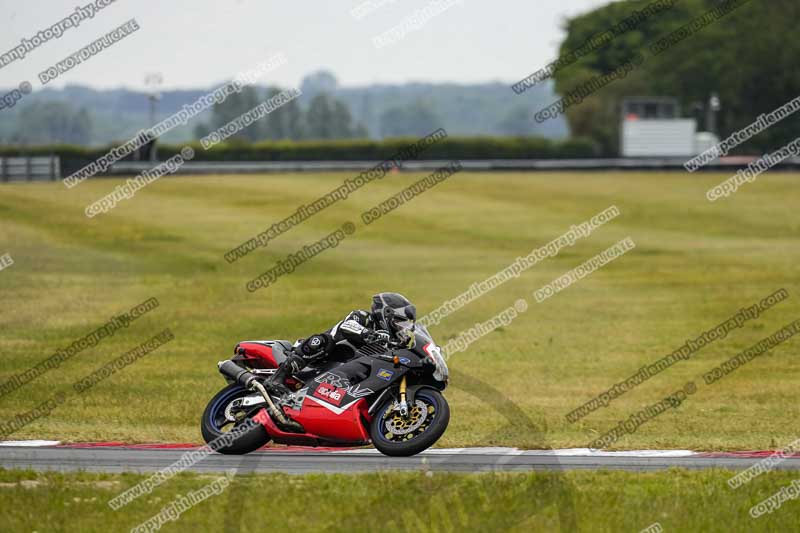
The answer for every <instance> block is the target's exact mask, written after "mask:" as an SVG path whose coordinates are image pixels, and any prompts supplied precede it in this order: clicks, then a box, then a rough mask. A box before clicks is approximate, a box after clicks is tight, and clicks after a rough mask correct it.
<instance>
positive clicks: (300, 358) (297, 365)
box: [266, 292, 416, 396]
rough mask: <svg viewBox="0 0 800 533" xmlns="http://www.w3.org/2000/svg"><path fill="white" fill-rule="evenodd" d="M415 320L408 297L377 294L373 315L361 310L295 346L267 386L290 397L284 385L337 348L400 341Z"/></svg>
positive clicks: (351, 347)
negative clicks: (290, 378)
mask: <svg viewBox="0 0 800 533" xmlns="http://www.w3.org/2000/svg"><path fill="white" fill-rule="evenodd" d="M415 318H416V308H415V307H414V305H413V304H412V303H411V302H410V301H408V299H407V298H406V297H405V296H403V295H401V294H398V293H396V292H382V293H380V294H376V295H375V296H373V297H372V308H371V310H370V312H369V313H368V312H366V311H362V310H360V309H359V310H356V311H352V312H351V313H350V314H348V315H347V316H346V317H345V318H344V320H342V321H341V322H339V323H338V324H336V325H335V326H333V327H332V328H330V329H329V330H327V331H325V332H323V333H318V334H316V335H312V336H310V337H308V338H307V339H300V340H298V341H297V342H295V343H294V348H293V350H292V352H291V353H290V354H289V356H288V357H287V358H286V360H285V361H284V362H283V363H281V365H280V366H279V367H278V370H277V371H276V372H275V374H274V375H273V376H272V378H271V379H270V380H269V381H268V382H267V383H266V385H267V387H268V388H269V389H270V391H271V392H273V393H274V394H276V395H279V396H284V395H286V394H289V393H290V391H289V388H288V387H287V386H286V385H285V384H284V381H285V380H286V378H287V377H289V376H291V375H293V374H296V373H297V372H299V371H300V370H302V369H303V368H305V367H306V366H307V365H309V364H312V363H319V362H321V361H323V360H325V359H327V358H328V357H330V355H331V353H332V352H333V350H334V348H336V347H337V346H342V345H344V346H349V347H350V349H352V350H356V349H358V348H360V347H361V346H363V345H365V344H369V343H373V342H380V343H382V344H387V343H388V342H389V341H390V340H397V339H398V333H400V332H401V331H402V330H403V329H404V328H405V327H406V326H408V325H409V324H410V323H411V322H412V321H413V320H415Z"/></svg>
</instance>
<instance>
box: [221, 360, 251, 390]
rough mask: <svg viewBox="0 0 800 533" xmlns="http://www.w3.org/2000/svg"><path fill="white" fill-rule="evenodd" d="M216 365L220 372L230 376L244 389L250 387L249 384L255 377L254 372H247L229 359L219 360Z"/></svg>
mask: <svg viewBox="0 0 800 533" xmlns="http://www.w3.org/2000/svg"><path fill="white" fill-rule="evenodd" d="M217 367H218V368H219V372H220V374H222V375H223V376H226V377H229V378H231V379H232V380H233V381H235V382H237V383H238V384H239V385H241V386H242V387H244V388H245V389H249V388H251V387H250V385H251V384H252V383H253V380H254V379H256V375H255V374H253V373H252V372H248V371H247V370H245V369H244V368H242V367H240V366H239V365H237V364H236V363H234V362H233V361H231V360H230V359H229V360H227V361H220V362H219V363H217Z"/></svg>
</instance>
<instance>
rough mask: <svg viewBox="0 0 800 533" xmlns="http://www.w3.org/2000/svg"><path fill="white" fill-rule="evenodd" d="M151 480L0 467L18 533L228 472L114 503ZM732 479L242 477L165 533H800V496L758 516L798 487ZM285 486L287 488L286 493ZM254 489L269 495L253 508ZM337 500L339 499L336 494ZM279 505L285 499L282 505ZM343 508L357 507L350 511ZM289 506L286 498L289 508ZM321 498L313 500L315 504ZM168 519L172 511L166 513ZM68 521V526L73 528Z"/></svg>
mask: <svg viewBox="0 0 800 533" xmlns="http://www.w3.org/2000/svg"><path fill="white" fill-rule="evenodd" d="M144 477H145V476H143V475H137V474H125V475H110V474H86V473H83V474H50V473H48V474H36V473H33V472H24V471H2V470H0V513H2V516H3V527H4V530H7V531H34V530H36V531H80V532H82V533H92V532H102V533H106V532H109V531H130V530H131V528H133V527H135V526H137V525H138V524H141V523H142V522H144V521H146V520H148V519H150V518H151V517H153V516H154V515H157V514H159V512H160V511H161V510H162V509H163V508H164V507H166V506H168V505H169V504H170V503H171V502H173V501H175V500H176V498H179V497H181V496H187V497H188V493H189V492H190V491H197V490H198V489H201V488H202V487H204V486H208V485H210V484H212V483H214V482H215V480H218V479H219V478H220V477H222V476H221V475H219V474H208V475H194V474H180V475H179V476H178V477H176V478H175V479H172V480H170V481H169V483H167V484H165V485H162V486H160V487H158V488H157V489H155V490H154V491H153V492H152V493H151V494H149V495H145V496H142V497H140V498H139V499H137V500H135V501H133V502H132V503H130V504H129V505H127V506H125V507H122V508H121V509H119V510H117V511H112V510H111V508H110V507H109V506H108V504H107V502H108V500H109V499H111V498H113V497H114V496H116V495H117V494H118V493H119V492H121V491H123V490H125V489H127V488H129V487H131V486H133V485H134V484H135V483H137V482H139V481H141V480H142V479H143V478H144ZM729 477H730V473H729V472H725V471H720V470H709V471H699V472H698V471H685V470H677V469H676V470H671V471H665V472H658V473H639V474H636V473H628V472H611V471H605V472H587V471H577V472H567V473H554V472H532V473H527V474H493V473H487V474H474V475H470V474H442V473H430V472H429V473H423V472H414V473H393V474H362V475H319V474H310V475H306V476H290V475H284V474H270V475H259V476H252V475H250V476H237V477H236V478H234V479H233V481H232V482H231V484H230V485H229V486H227V487H226V488H225V489H224V490H222V491H221V492H220V491H217V492H218V493H217V494H216V495H214V496H211V497H209V498H208V499H206V500H204V501H202V502H200V503H198V504H197V505H196V506H195V507H192V508H190V509H188V510H187V511H185V512H183V513H182V514H181V515H180V516H179V518H178V520H177V521H176V522H174V523H167V524H166V525H165V526H164V530H165V531H231V532H233V531H297V530H308V531H324V532H328V531H330V532H333V531H350V532H362V531H364V532H367V531H422V532H455V531H516V532H529V531H593V532H609V533H611V532H614V533H615V532H618V531H641V530H642V529H644V528H646V527H648V526H650V525H651V524H654V523H658V524H660V525H661V527H662V528H663V531H704V532H730V531H747V532H751V531H794V530H796V528H797V513H796V506H797V505H798V504H797V502H796V501H791V500H789V501H786V502H784V503H783V505H782V506H781V507H780V508H778V509H775V510H774V511H773V512H772V513H769V514H765V515H763V516H760V517H758V518H755V519H754V518H752V517H751V516H750V515H749V509H750V508H751V507H752V506H754V505H756V504H758V503H759V502H761V501H763V500H764V499H766V498H768V497H770V496H772V495H773V494H774V493H776V492H777V491H779V490H780V489H781V488H782V487H784V486H787V485H790V484H791V482H792V480H793V478H794V477H795V475H794V474H793V473H791V472H773V473H770V474H767V475H765V476H763V477H762V478H759V479H758V480H755V481H753V482H751V483H750V484H748V485H745V486H743V487H741V488H739V489H738V490H737V491H732V490H731V489H729V488H728V486H727V484H726V483H725V482H726V481H727V479H728V478H729ZM275 487H280V497H279V499H278V498H274V497H273V496H275V495H276V494H277V493H276V491H275ZM253 494H260V495H263V496H262V497H261V498H262V499H261V500H260V502H261V504H260V505H256V506H254V505H253V504H252V502H253V501H254V500H253V499H252V495H253ZM331 495H335V497H332V496H331ZM276 500H277V501H276ZM343 501H350V502H358V504H357V505H343V504H342V502H343ZM278 502H279V503H278ZM312 503H313V505H312ZM165 516H166V515H165ZM65 524H68V526H67V527H65Z"/></svg>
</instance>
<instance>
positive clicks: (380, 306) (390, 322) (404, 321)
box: [372, 292, 417, 334]
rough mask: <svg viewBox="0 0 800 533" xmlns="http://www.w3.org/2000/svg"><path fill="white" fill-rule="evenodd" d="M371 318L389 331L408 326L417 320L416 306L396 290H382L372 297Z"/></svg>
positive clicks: (396, 330)
mask: <svg viewBox="0 0 800 533" xmlns="http://www.w3.org/2000/svg"><path fill="white" fill-rule="evenodd" d="M372 319H373V320H374V321H375V323H376V324H377V325H378V327H379V328H381V329H385V330H386V331H389V332H390V333H393V334H396V333H397V332H399V331H401V330H403V329H408V328H410V327H411V326H412V325H413V323H414V321H416V320H417V308H416V307H414V304H412V303H411V302H409V301H408V298H406V297H405V296H403V295H402V294H397V293H396V292H382V293H380V294H376V295H375V296H373V297H372Z"/></svg>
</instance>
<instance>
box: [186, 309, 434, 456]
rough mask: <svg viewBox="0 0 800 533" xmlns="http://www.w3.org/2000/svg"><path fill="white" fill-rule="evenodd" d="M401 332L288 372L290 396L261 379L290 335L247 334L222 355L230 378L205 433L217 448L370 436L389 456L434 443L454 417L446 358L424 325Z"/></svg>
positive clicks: (349, 442)
mask: <svg viewBox="0 0 800 533" xmlns="http://www.w3.org/2000/svg"><path fill="white" fill-rule="evenodd" d="M412 324H413V323H412ZM398 338H399V339H401V340H399V341H390V342H389V343H383V342H370V343H368V344H366V345H365V346H363V347H361V348H360V349H358V350H355V351H354V353H353V354H352V355H351V356H350V357H349V358H345V360H329V361H326V362H323V363H319V364H317V365H313V366H307V367H306V368H304V369H303V370H302V371H300V372H299V373H297V374H295V375H294V376H292V377H288V378H287V379H286V381H285V385H286V386H287V387H288V388H289V390H291V391H294V392H292V393H291V394H289V395H288V396H287V397H285V398H277V397H273V396H272V395H271V394H270V393H269V392H268V391H267V389H266V388H265V386H264V383H265V382H266V381H267V380H268V379H269V378H270V377H271V376H272V374H274V373H275V371H276V369H277V368H278V365H280V364H281V363H282V362H283V361H284V360H285V359H286V357H287V354H288V353H289V352H290V351H291V350H292V349H293V347H292V344H291V343H290V342H288V341H283V340H264V341H245V342H240V343H239V344H237V345H236V347H235V349H234V357H233V358H231V359H229V360H226V361H221V362H219V363H218V369H219V371H220V373H221V374H222V375H223V376H224V377H225V379H226V380H227V381H228V383H229V385H228V386H227V387H225V388H224V389H222V390H221V391H219V392H218V393H217V394H216V395H215V396H214V397H213V398H212V399H211V401H210V402H209V403H208V406H207V407H206V409H205V412H204V413H203V416H202V419H201V430H202V434H203V438H204V440H205V441H206V443H208V444H209V445H210V446H211V447H212V449H214V450H216V451H218V452H220V453H223V454H237V455H238V454H246V453H249V452H252V451H254V450H257V449H258V448H261V447H262V446H264V445H265V444H267V443H268V442H269V441H270V440H272V441H273V442H275V443H277V444H290V445H301V446H337V447H355V446H365V445H368V444H370V443H371V444H372V445H373V446H375V448H377V449H378V450H379V451H380V452H381V453H383V454H385V455H389V456H410V455H415V454H417V453H419V452H421V451H423V450H425V449H427V448H429V447H430V446H432V445H433V444H434V443H435V442H436V441H437V440H439V438H440V437H441V436H442V434H443V433H444V432H445V430H446V429H447V425H448V423H449V421H450V407H449V405H448V404H447V400H445V398H444V396H443V395H442V391H444V389H445V387H446V386H447V382H448V369H447V364H446V363H445V360H444V357H443V356H442V352H441V349H440V348H439V346H437V345H436V343H435V342H434V341H433V338H432V337H431V335H430V333H429V332H428V330H427V329H426V328H425V327H424V326H422V325H416V324H413V325H412V326H411V327H410V328H409V329H406V330H403V331H401V332H400V334H398ZM226 437H227V438H226Z"/></svg>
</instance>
